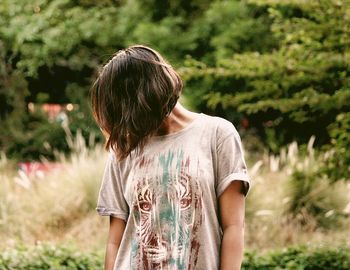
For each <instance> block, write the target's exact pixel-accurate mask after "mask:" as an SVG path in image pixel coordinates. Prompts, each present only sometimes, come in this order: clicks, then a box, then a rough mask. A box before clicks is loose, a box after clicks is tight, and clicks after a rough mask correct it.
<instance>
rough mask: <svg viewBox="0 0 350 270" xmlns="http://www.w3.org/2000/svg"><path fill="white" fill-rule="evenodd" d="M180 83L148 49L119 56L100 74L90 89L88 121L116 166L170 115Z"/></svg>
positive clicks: (131, 49)
mask: <svg viewBox="0 0 350 270" xmlns="http://www.w3.org/2000/svg"><path fill="white" fill-rule="evenodd" d="M182 88H183V82H182V80H181V78H180V76H179V75H178V74H177V73H176V71H175V70H174V69H173V67H172V66H171V65H170V64H168V63H167V62H166V60H165V59H163V57H162V56H161V55H160V54H159V53H158V52H157V51H155V50H154V49H151V48H149V47H147V46H144V45H133V46H130V47H128V48H126V49H123V50H119V51H118V52H116V53H115V54H113V57H112V58H111V59H110V60H109V61H108V62H107V63H106V64H105V65H104V66H103V67H102V69H100V71H99V72H98V77H97V79H96V81H95V82H94V83H93V85H92V88H91V103H92V111H93V116H94V118H95V120H96V122H97V124H98V126H99V127H100V129H101V130H102V132H103V133H104V135H105V137H106V144H105V148H106V150H110V149H111V150H113V151H114V153H115V154H116V156H117V158H118V159H119V160H121V159H124V158H126V157H127V156H128V155H129V154H130V153H131V152H132V151H133V150H134V149H135V148H137V147H138V146H139V150H141V151H142V150H143V147H144V145H145V143H146V141H147V139H148V138H149V137H150V136H152V135H154V134H155V132H156V131H157V130H158V128H159V127H160V125H161V124H162V122H163V120H164V119H165V118H166V117H167V116H168V115H169V114H170V113H171V111H172V110H173V108H174V107H175V105H176V103H177V100H178V99H179V96H180V94H181V91H182Z"/></svg>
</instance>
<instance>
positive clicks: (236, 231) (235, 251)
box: [219, 181, 245, 270]
mask: <svg viewBox="0 0 350 270" xmlns="http://www.w3.org/2000/svg"><path fill="white" fill-rule="evenodd" d="M242 184H243V183H242V182H241V181H233V182H231V184H230V186H228V187H227V189H226V190H225V191H224V192H223V193H222V194H221V196H220V197H219V208H220V221H221V225H222V228H223V233H224V235H223V239H222V243H221V255H220V270H240V269H241V264H242V260H243V250H244V214H245V197H244V195H243V194H242V193H241V192H240V190H241V185H242Z"/></svg>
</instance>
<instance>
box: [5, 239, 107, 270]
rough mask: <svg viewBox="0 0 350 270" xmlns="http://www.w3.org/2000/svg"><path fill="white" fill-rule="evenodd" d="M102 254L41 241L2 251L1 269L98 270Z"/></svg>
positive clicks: (100, 267) (100, 266) (100, 265)
mask: <svg viewBox="0 0 350 270" xmlns="http://www.w3.org/2000/svg"><path fill="white" fill-rule="evenodd" d="M102 262H103V261H102V259H101V254H99V253H97V252H91V251H90V252H87V253H85V252H81V251H78V250H77V249H76V248H75V247H74V246H68V245H60V246H55V245H53V244H48V243H39V244H38V245H36V246H18V247H17V248H15V249H7V250H4V251H2V252H1V255H0V269H1V270H5V269H6V270H7V269H14V270H15V269H26V270H51V269H62V270H97V269H102Z"/></svg>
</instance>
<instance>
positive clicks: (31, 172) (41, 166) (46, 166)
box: [18, 162, 63, 177]
mask: <svg viewBox="0 0 350 270" xmlns="http://www.w3.org/2000/svg"><path fill="white" fill-rule="evenodd" d="M62 168H63V165H62V164H60V163H54V162H52V163H48V162H46V163H43V162H20V163H18V169H19V170H20V171H22V172H24V173H25V174H26V175H27V176H28V177H29V176H39V177H40V176H44V175H45V173H48V172H51V171H53V170H59V169H62Z"/></svg>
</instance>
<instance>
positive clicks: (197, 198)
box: [96, 113, 250, 270]
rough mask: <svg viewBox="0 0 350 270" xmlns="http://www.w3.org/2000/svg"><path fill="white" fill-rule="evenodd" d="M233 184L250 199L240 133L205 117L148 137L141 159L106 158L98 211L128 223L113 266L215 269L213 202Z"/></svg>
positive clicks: (217, 231)
mask: <svg viewBox="0 0 350 270" xmlns="http://www.w3.org/2000/svg"><path fill="white" fill-rule="evenodd" d="M237 180H240V181H242V185H241V186H242V189H241V192H242V193H243V194H244V196H247V194H248V192H249V190H250V179H249V176H248V173H247V167H246V163H245V160H244V155H243V148H242V144H241V139H240V136H239V134H238V132H237V130H236V129H235V127H234V126H233V124H232V123H231V122H229V121H227V120H226V119H223V118H220V117H217V116H210V115H207V114H204V113H201V114H199V115H198V116H197V118H196V119H194V120H193V121H192V122H191V123H190V124H189V125H187V126H186V127H185V128H184V129H182V130H180V131H178V132H175V133H171V134H167V135H163V136H155V137H152V138H151V140H150V141H149V142H148V143H147V144H146V146H145V148H144V151H143V152H142V153H141V154H136V152H135V150H134V151H133V152H132V153H131V154H130V155H129V156H128V157H127V158H126V159H124V160H122V161H117V159H116V158H115V156H114V154H113V153H110V155H109V158H108V161H107V164H106V168H105V172H104V176H103V179H102V184H101V188H100V191H99V196H98V202H97V207H96V210H97V212H98V214H100V215H103V216H114V217H117V218H120V219H123V220H125V222H126V227H125V231H124V234H123V237H122V240H121V244H120V247H119V251H118V254H117V257H116V260H115V264H114V269H115V270H117V269H123V270H124V269H133V270H150V269H154V270H158V269H163V270H165V269H168V270H178V269H186V270H192V269H197V270H217V269H218V268H219V263H220V246H221V241H222V234H223V232H222V228H221V226H220V224H219V212H218V198H219V196H220V195H221V194H222V193H223V191H224V190H225V189H226V188H227V187H228V186H229V184H230V183H231V182H232V181H237ZM232 207H234V205H233V206H232Z"/></svg>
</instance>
